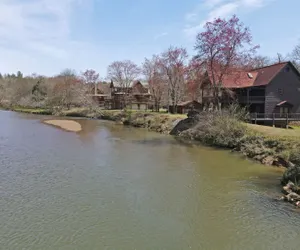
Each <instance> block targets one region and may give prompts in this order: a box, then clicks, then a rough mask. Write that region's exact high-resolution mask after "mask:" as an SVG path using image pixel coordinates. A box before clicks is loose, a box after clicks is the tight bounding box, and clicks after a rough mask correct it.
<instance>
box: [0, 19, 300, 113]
mask: <svg viewBox="0 0 300 250" xmlns="http://www.w3.org/2000/svg"><path fill="white" fill-rule="evenodd" d="M258 49H259V46H258V45H253V44H252V35H251V33H250V30H249V28H247V27H245V26H244V24H243V23H241V21H240V20H239V19H238V18H237V17H236V16H233V17H231V18H229V19H220V18H218V19H215V20H214V21H212V22H207V23H206V25H205V26H204V30H203V32H201V33H199V34H198V35H197V36H196V42H195V54H194V55H193V56H189V55H188V54H187V51H186V49H185V48H182V47H174V46H171V47H169V48H168V49H167V50H165V51H163V52H162V53H160V54H156V55H153V56H152V57H151V58H145V61H144V62H143V63H142V65H141V66H139V65H137V64H135V63H134V62H132V61H130V60H123V61H115V62H113V63H111V64H110V65H109V66H108V69H107V76H106V79H107V81H108V82H110V81H113V82H114V84H115V85H118V86H120V87H123V88H124V89H125V90H126V89H128V88H129V87H130V86H131V84H132V82H133V81H134V80H138V79H143V80H145V82H147V87H148V88H149V90H150V92H151V94H152V102H153V106H154V107H155V109H156V110H159V108H160V107H161V106H162V105H164V106H165V105H168V106H169V105H172V106H173V110H175V106H177V105H178V104H179V103H180V102H182V101H186V100H198V101H201V87H202V85H203V83H204V82H206V80H207V77H208V74H209V79H210V82H211V90H212V94H213V95H212V96H213V99H212V100H213V105H215V107H219V106H220V105H219V104H220V103H219V102H220V100H219V98H220V92H221V91H222V82H223V79H224V77H225V76H226V75H228V74H230V73H231V72H232V70H236V69H239V68H241V69H248V70H251V69H254V68H259V67H263V66H267V65H270V64H273V63H278V62H282V61H286V60H290V61H292V62H293V63H294V64H295V66H296V67H297V66H298V65H300V45H298V46H296V47H295V48H294V50H293V51H292V52H291V53H290V54H289V55H286V56H283V55H281V54H279V53H277V55H276V56H275V57H274V58H273V59H272V58H269V57H265V56H261V55H258V54H257V51H258ZM207 72H209V73H208V74H207ZM99 81H100V78H99V74H98V73H97V72H96V71H94V70H86V71H85V72H83V73H81V74H76V73H75V72H74V71H72V70H65V71H63V72H62V73H60V74H58V75H57V76H53V77H45V76H38V75H32V76H26V77H24V76H23V74H22V73H21V72H17V73H16V74H7V75H0V105H2V106H22V107H32V108H35V107H36V108H37V107H43V108H44V107H47V108H53V107H56V108H70V107H71V106H92V105H93V101H92V97H91V95H88V94H91V93H93V92H92V91H93V89H94V93H96V91H97V90H96V83H98V82H99ZM125 93H126V91H125Z"/></svg>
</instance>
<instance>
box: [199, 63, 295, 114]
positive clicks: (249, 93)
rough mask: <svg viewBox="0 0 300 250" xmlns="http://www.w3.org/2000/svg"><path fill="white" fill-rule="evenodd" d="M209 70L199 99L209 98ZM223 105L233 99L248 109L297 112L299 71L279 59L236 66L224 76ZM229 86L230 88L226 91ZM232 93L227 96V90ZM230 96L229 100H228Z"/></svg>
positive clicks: (270, 111)
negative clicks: (252, 67)
mask: <svg viewBox="0 0 300 250" xmlns="http://www.w3.org/2000/svg"><path fill="white" fill-rule="evenodd" d="M209 79H210V74H208V82H207V83H206V84H204V85H203V89H202V102H203V105H208V104H209V103H210V102H211V100H212V93H211V91H210V90H211V81H210V80H209ZM221 88H222V90H223V91H222V94H221V95H222V97H221V100H222V101H221V102H222V106H226V105H228V103H230V102H232V100H235V101H237V102H238V103H239V104H240V105H241V106H244V107H248V109H249V112H250V113H261V114H262V113H264V114H274V113H276V114H281V115H283V116H284V115H286V114H287V113H300V73H299V71H298V70H297V69H296V68H295V67H294V65H293V64H292V63H291V62H282V63H277V64H273V65H270V66H266V67H262V68H258V69H255V70H251V71H245V70H235V71H232V72H231V73H230V74H228V75H225V76H224V77H223V80H222V83H221ZM226 90H229V91H226ZM228 92H230V93H231V97H232V98H229V97H228V94H226V93H228ZM229 99H231V100H229Z"/></svg>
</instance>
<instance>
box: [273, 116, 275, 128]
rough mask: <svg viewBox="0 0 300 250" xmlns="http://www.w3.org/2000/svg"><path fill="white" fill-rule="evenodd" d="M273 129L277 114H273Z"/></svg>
mask: <svg viewBox="0 0 300 250" xmlns="http://www.w3.org/2000/svg"><path fill="white" fill-rule="evenodd" d="M273 127H275V113H273Z"/></svg>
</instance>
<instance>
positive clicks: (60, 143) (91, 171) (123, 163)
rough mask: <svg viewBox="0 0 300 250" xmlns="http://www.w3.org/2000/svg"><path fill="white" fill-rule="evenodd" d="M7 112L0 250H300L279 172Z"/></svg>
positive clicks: (135, 134)
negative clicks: (282, 196)
mask: <svg viewBox="0 0 300 250" xmlns="http://www.w3.org/2000/svg"><path fill="white" fill-rule="evenodd" d="M40 120H41V117H38V116H31V115H24V114H17V113H13V112H5V111H2V112H1V111H0V124H1V129H0V249H5V250H21V249H22V250H24V249H26V250H27V249H28V250H48V249H49V250H50V249H51V250H52V249H53V250H67V249H68V250H71V249H72V250H76V249H88V250H93V249H101V250H103V249H112V250H114V249H122V250H123V249H124V250H127V249H128V250H129V249H130V250H133V249H138V250H139V249H143V250H144V249H149V250H153V249H166V250H168V249H170V250H177V249H212V250H214V249H216V250H218V249H222V250H223V249H272V250H274V249H297V248H298V247H299V244H300V239H299V237H298V230H299V225H300V217H299V213H298V212H296V211H294V210H293V209H292V208H291V207H290V206H289V205H286V204H284V203H280V202H276V201H274V198H275V197H276V195H275V194H278V193H277V192H278V190H279V185H278V184H279V178H280V176H281V173H280V171H278V169H276V168H270V167H266V166H262V165H258V164H255V163H253V162H251V161H247V160H245V159H241V158H240V156H238V155H234V154H231V153H229V152H227V151H222V150H214V149H211V148H206V147H201V146H191V145H186V144H183V143H179V142H178V141H176V140H175V139H174V138H173V137H170V136H164V135H160V134H156V133H151V132H148V131H145V130H143V129H134V128H129V127H123V126H120V125H116V124H113V123H110V122H104V121H93V120H79V122H80V123H81V125H82V128H83V130H82V132H80V133H77V134H76V133H72V132H66V131H63V130H61V129H58V128H55V127H52V126H48V125H45V124H43V123H41V121H40Z"/></svg>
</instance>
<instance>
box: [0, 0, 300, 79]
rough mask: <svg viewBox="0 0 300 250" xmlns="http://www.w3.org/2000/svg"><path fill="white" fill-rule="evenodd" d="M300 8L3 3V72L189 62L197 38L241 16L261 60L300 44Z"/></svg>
mask: <svg viewBox="0 0 300 250" xmlns="http://www.w3.org/2000/svg"><path fill="white" fill-rule="evenodd" d="M299 9H300V1H299V0H288V1H283V0H180V1H179V0H151V1H149V0H0V55H1V58H0V72H1V73H8V72H16V71H17V70H21V71H22V72H24V73H25V74H31V73H39V74H44V75H53V74H56V73H59V72H61V71H62V70H63V69H65V68H72V69H75V70H76V71H77V72H81V71H83V70H85V69H89V68H92V69H95V70H96V71H98V72H100V74H101V77H103V78H104V77H105V76H106V69H107V66H108V65H109V63H110V62H112V61H114V60H123V59H130V60H132V61H134V62H136V63H137V64H140V63H141V62H142V61H143V59H144V58H145V57H150V56H151V55H152V54H154V53H159V52H161V51H163V50H164V49H166V48H168V47H169V46H170V45H175V46H184V47H186V48H187V49H188V51H189V53H190V54H191V55H192V54H193V53H194V51H193V46H194V43H195V35H196V34H197V32H199V31H201V29H202V27H203V24H204V23H205V22H206V21H208V20H212V19H213V18H215V17H228V16H231V15H233V14H236V15H237V16H238V17H239V18H240V19H241V20H242V21H243V22H244V24H245V25H247V26H249V27H250V29H251V32H252V34H253V38H254V43H255V44H259V45H260V46H261V48H260V54H263V55H267V56H275V55H276V53H277V52H280V53H282V54H286V53H289V52H290V51H291V50H292V49H293V47H294V46H295V45H296V44H297V43H298V42H299V39H300V25H297V24H298V23H300V15H299V14H298V10H299Z"/></svg>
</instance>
